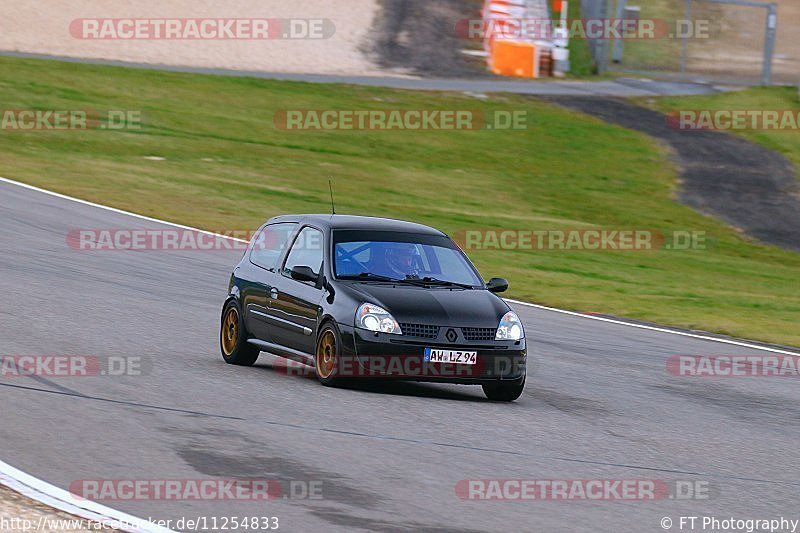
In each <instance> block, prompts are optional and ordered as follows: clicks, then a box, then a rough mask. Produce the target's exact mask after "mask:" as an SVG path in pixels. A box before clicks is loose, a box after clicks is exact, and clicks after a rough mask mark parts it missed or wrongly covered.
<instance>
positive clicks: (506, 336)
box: [494, 311, 525, 341]
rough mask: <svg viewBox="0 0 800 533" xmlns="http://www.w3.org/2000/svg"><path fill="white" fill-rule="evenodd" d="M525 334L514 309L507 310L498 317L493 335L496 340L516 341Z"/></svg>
mask: <svg viewBox="0 0 800 533" xmlns="http://www.w3.org/2000/svg"><path fill="white" fill-rule="evenodd" d="M524 336H525V332H524V331H523V330H522V322H520V320H519V317H518V316H517V314H516V313H515V312H514V311H509V312H508V313H506V314H504V315H503V318H501V319H500V325H499V326H498V327H497V333H496V334H495V336H494V340H496V341H518V340H520V339H521V338H522V337H524Z"/></svg>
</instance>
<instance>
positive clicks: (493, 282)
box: [486, 278, 508, 292]
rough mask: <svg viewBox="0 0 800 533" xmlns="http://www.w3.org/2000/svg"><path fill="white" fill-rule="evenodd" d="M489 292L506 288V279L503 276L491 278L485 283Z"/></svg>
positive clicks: (505, 289)
mask: <svg viewBox="0 0 800 533" xmlns="http://www.w3.org/2000/svg"><path fill="white" fill-rule="evenodd" d="M486 288H487V289H488V290H489V292H505V291H507V290H508V280H505V279H503V278H492V279H490V280H489V282H488V283H487V284H486Z"/></svg>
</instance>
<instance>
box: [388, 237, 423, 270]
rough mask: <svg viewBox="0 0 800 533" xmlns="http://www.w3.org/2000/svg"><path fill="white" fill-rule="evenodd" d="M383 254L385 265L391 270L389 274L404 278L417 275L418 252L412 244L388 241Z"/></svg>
mask: <svg viewBox="0 0 800 533" xmlns="http://www.w3.org/2000/svg"><path fill="white" fill-rule="evenodd" d="M384 254H385V257H386V265H387V266H388V267H389V270H390V271H391V274H390V276H392V277H397V278H399V279H406V277H416V276H417V275H418V271H417V265H419V252H418V251H417V247H416V246H414V245H413V244H409V243H404V242H396V243H389V244H387V246H386V250H385V252H384Z"/></svg>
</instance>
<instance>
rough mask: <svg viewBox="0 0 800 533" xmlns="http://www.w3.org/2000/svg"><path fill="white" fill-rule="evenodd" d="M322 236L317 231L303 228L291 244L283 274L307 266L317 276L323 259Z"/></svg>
mask: <svg viewBox="0 0 800 533" xmlns="http://www.w3.org/2000/svg"><path fill="white" fill-rule="evenodd" d="M324 255H325V254H324V247H323V236H322V232H321V231H319V230H318V229H315V228H311V227H305V228H303V229H302V230H301V231H300V233H298V234H297V238H296V239H295V241H294V244H292V249H291V250H289V255H288V256H287V257H286V263H285V264H284V265H283V273H284V275H286V276H289V275H290V272H291V271H292V269H293V268H295V267H298V266H307V267H309V268H311V270H313V271H314V274H316V275H319V273H320V272H321V271H322V260H323V257H324Z"/></svg>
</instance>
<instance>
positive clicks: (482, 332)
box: [461, 328, 497, 341]
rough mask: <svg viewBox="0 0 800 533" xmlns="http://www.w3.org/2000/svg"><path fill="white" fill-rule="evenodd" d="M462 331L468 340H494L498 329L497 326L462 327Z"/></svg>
mask: <svg viewBox="0 0 800 533" xmlns="http://www.w3.org/2000/svg"><path fill="white" fill-rule="evenodd" d="M461 333H463V334H464V338H465V339H467V340H468V341H493V340H494V336H495V334H496V333H497V330H496V329H495V328H461Z"/></svg>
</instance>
